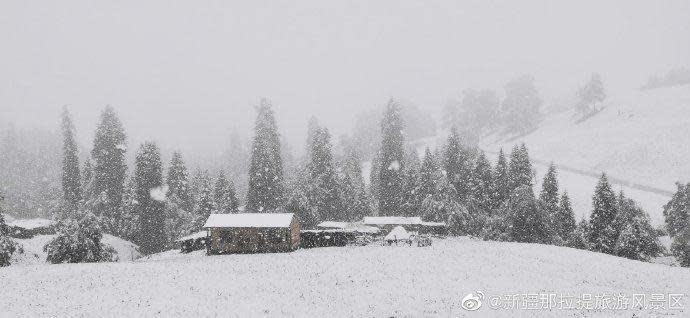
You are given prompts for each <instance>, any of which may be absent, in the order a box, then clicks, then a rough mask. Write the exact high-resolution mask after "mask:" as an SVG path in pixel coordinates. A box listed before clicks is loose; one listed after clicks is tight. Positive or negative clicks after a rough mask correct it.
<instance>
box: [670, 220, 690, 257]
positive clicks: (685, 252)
mask: <svg viewBox="0 0 690 318" xmlns="http://www.w3.org/2000/svg"><path fill="white" fill-rule="evenodd" d="M671 252H672V253H673V255H674V256H675V257H676V259H678V263H679V264H680V266H683V267H690V226H686V227H685V229H683V230H682V231H681V232H679V233H676V235H675V236H674V237H673V243H672V244H671Z"/></svg>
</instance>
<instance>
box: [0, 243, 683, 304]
mask: <svg viewBox="0 0 690 318" xmlns="http://www.w3.org/2000/svg"><path fill="white" fill-rule="evenodd" d="M0 281H2V282H3V283H4V286H3V297H0V308H3V313H2V314H3V315H8V316H12V317H21V316H22V315H24V316H27V317H28V316H31V317H41V316H58V317H64V316H72V317H74V316H84V315H85V316H105V317H111V316H112V317H115V316H117V317H134V316H136V317H150V316H161V317H189V316H195V317H211V316H225V317H257V316H259V317H276V316H288V317H364V316H365V317H393V316H394V317H458V316H462V317H464V316H467V317H535V316H537V317H540V316H541V317H557V316H569V317H572V316H577V317H583V316H584V317H589V316H598V317H611V316H620V317H631V316H632V315H633V314H635V315H636V316H639V317H655V316H662V315H664V316H665V315H666V314H668V315H669V316H675V317H683V316H687V314H688V311H687V310H688V309H690V308H687V306H690V304H689V303H688V300H687V299H684V304H685V306H686V311H684V312H681V311H669V312H665V311H663V310H650V311H648V310H639V309H629V310H617V311H610V310H607V311H592V310H584V309H583V310H568V311H550V312H549V311H541V312H540V311H533V310H515V309H513V310H493V309H491V308H489V305H488V300H486V299H485V301H484V306H483V307H482V308H480V309H479V311H476V312H467V311H464V310H463V309H461V307H460V304H461V301H462V299H463V297H464V296H465V295H467V294H468V293H474V292H475V291H477V290H479V291H482V292H483V293H484V294H485V295H486V297H492V296H501V295H506V294H523V293H525V294H531V293H535V294H536V293H556V294H566V295H572V296H576V297H577V296H580V295H582V294H589V295H593V296H592V297H594V295H597V294H602V293H606V294H613V293H615V294H624V295H629V296H632V294H646V295H648V296H647V297H651V295H652V294H667V293H684V294H685V295H690V270H689V269H687V268H678V267H669V266H666V265H660V264H650V263H643V262H638V261H631V260H626V259H623V258H618V257H613V256H609V255H604V254H599V253H592V252H587V251H581V250H575V249H570V248H564V247H555V246H546V245H538V244H520V243H500V242H483V241H477V240H470V239H465V238H454V239H447V240H436V241H434V245H433V246H431V247H425V248H419V247H409V246H391V247H389V246H380V245H376V246H365V247H342V248H316V249H308V250H298V251H296V252H293V253H282V254H256V255H251V254H244V255H221V256H205V255H204V253H203V252H195V253H191V254H179V253H176V252H172V251H171V252H166V253H163V254H160V255H155V256H154V257H151V258H149V259H142V260H139V261H135V262H126V263H107V264H65V265H54V266H49V267H37V266H16V267H8V268H2V269H0ZM487 299H488V298H487Z"/></svg>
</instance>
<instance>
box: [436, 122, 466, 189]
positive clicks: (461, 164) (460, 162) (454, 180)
mask: <svg viewBox="0 0 690 318" xmlns="http://www.w3.org/2000/svg"><path fill="white" fill-rule="evenodd" d="M471 160H472V156H471V153H470V152H469V151H468V149H467V148H465V146H464V145H463V143H462V140H461V139H460V135H459V134H458V131H457V129H455V128H452V129H451V131H450V135H449V136H448V141H447V144H446V147H445V152H444V158H443V165H444V168H445V169H446V175H447V176H448V180H449V181H450V183H451V184H452V185H453V186H454V187H455V190H456V192H457V193H458V199H459V201H460V202H467V199H468V198H469V192H470V179H471V178H472V163H471Z"/></svg>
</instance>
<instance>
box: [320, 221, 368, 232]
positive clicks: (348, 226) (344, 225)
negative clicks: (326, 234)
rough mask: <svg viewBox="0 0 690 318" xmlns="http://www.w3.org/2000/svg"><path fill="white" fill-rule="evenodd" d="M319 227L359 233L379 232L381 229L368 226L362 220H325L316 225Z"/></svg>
mask: <svg viewBox="0 0 690 318" xmlns="http://www.w3.org/2000/svg"><path fill="white" fill-rule="evenodd" d="M316 227H319V228H325V229H340V230H344V231H345V232H359V233H378V232H379V229H378V228H376V227H373V226H366V225H364V224H362V223H361V222H336V221H324V222H321V223H319V224H318V225H316Z"/></svg>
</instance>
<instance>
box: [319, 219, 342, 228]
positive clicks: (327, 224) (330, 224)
mask: <svg viewBox="0 0 690 318" xmlns="http://www.w3.org/2000/svg"><path fill="white" fill-rule="evenodd" d="M347 224H348V222H337V221H323V222H321V223H319V224H317V225H316V227H323V228H335V229H344V228H345V227H346V226H347Z"/></svg>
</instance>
